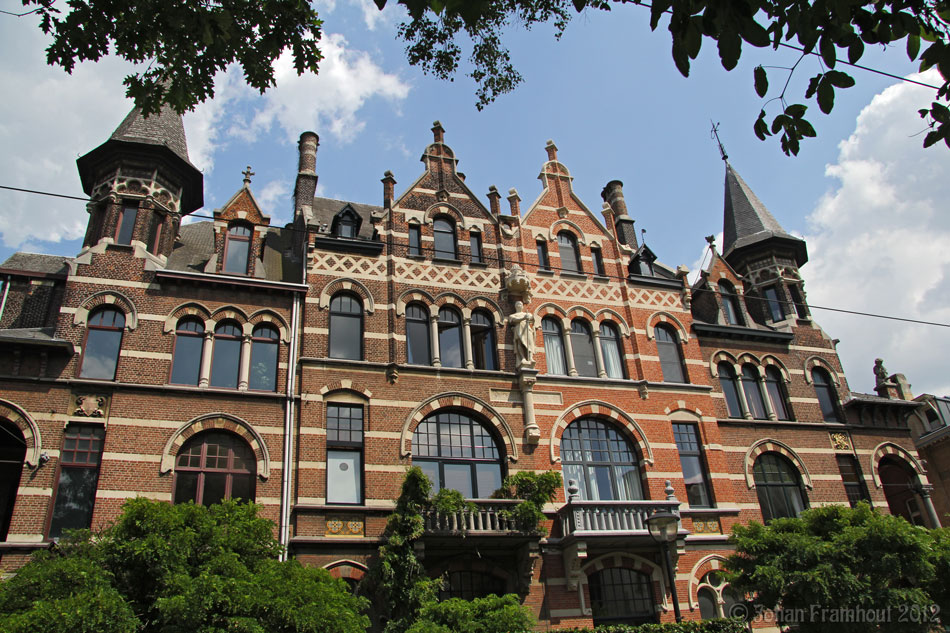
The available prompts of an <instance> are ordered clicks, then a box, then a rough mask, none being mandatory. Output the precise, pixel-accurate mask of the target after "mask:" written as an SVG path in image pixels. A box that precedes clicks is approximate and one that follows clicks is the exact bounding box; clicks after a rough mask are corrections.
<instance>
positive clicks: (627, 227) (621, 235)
mask: <svg viewBox="0 0 950 633" xmlns="http://www.w3.org/2000/svg"><path fill="white" fill-rule="evenodd" d="M600 197H601V198H603V199H604V202H606V203H607V204H608V205H610V210H611V211H613V215H614V227H615V230H616V232H617V240H618V241H619V242H620V243H621V244H626V245H627V246H630V247H631V248H637V230H636V228H635V227H634V223H633V218H631V217H630V214H629V213H627V202H626V200H624V198H623V183H622V182H620V181H619V180H611V181H610V182H608V183H607V184H606V185H605V186H604V188H603V190H602V191H601V192H600Z"/></svg>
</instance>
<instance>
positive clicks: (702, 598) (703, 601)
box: [696, 587, 719, 620]
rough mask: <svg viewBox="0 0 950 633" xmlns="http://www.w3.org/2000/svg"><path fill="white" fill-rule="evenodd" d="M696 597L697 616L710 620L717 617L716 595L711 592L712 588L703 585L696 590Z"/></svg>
mask: <svg viewBox="0 0 950 633" xmlns="http://www.w3.org/2000/svg"><path fill="white" fill-rule="evenodd" d="M696 597H697V598H698V599H699V617H701V618H702V619H704V620H711V619H713V618H718V617H719V614H718V613H716V602H717V600H716V596H715V594H714V593H713V592H712V589H709V588H707V587H703V588H702V589H700V590H699V591H698V592H696Z"/></svg>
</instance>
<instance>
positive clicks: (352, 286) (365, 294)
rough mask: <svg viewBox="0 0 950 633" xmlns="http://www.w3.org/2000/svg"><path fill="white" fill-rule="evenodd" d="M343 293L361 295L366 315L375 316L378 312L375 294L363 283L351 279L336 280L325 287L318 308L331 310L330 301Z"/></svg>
mask: <svg viewBox="0 0 950 633" xmlns="http://www.w3.org/2000/svg"><path fill="white" fill-rule="evenodd" d="M343 291H347V292H352V293H354V294H356V295H359V296H360V298H361V299H362V300H363V310H364V312H366V314H373V312H375V311H376V302H375V301H373V293H372V292H370V291H369V289H368V288H367V287H366V286H365V285H363V284H362V283H361V282H359V281H357V280H355V279H350V278H345V279H334V280H333V281H331V282H330V283H328V284H327V285H326V286H324V287H323V290H322V291H321V292H320V301H319V302H318V303H317V307H319V308H320V309H321V310H325V309H327V308H329V307H330V299H332V298H333V295H335V294H336V293H338V292H343Z"/></svg>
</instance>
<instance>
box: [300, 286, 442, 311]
mask: <svg viewBox="0 0 950 633" xmlns="http://www.w3.org/2000/svg"><path fill="white" fill-rule="evenodd" d="M339 292H350V293H353V294H356V295H358V296H359V297H360V299H361V300H362V304H363V308H364V310H365V311H366V314H373V313H374V312H375V311H376V303H375V302H374V301H373V293H371V292H370V291H369V288H367V287H366V285H365V284H363V283H362V282H360V281H357V280H356V279H347V278H343V279H334V280H333V281H331V282H330V283H328V284H327V285H325V286H324V287H323V290H321V291H320V298H319V300H318V303H317V305H318V306H319V308H320V309H321V310H325V309H327V308H329V307H330V300H331V299H332V298H333V297H334V296H336V294H337V293H339ZM429 299H430V300H431V297H430V298H429ZM403 310H405V304H403ZM398 314H399V313H398V312H397V316H398Z"/></svg>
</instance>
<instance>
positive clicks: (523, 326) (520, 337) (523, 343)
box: [508, 301, 534, 367]
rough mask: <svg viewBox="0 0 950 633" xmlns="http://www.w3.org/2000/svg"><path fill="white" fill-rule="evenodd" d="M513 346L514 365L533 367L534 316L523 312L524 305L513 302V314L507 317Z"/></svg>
mask: <svg viewBox="0 0 950 633" xmlns="http://www.w3.org/2000/svg"><path fill="white" fill-rule="evenodd" d="M508 325H509V327H510V328H511V329H512V340H513V342H514V345H515V364H516V365H517V366H518V367H534V315H533V314H531V313H530V312H525V309H524V303H522V302H521V301H516V302H515V313H514V314H512V315H510V316H509V317H508Z"/></svg>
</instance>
